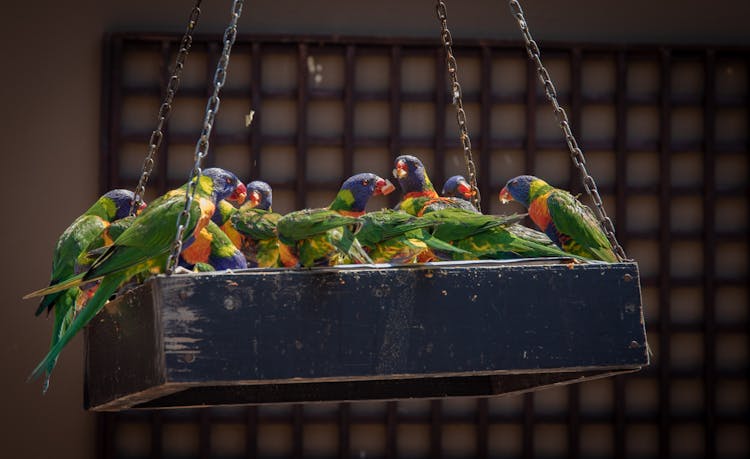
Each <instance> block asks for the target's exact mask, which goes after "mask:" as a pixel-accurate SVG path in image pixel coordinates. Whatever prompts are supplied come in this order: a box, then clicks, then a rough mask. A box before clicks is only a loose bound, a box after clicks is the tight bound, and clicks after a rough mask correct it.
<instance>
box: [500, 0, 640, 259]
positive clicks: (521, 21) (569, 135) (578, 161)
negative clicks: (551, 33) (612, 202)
mask: <svg viewBox="0 0 750 459" xmlns="http://www.w3.org/2000/svg"><path fill="white" fill-rule="evenodd" d="M510 11H511V13H512V14H513V16H514V17H515V18H516V21H518V27H519V28H520V29H521V34H522V35H523V40H524V42H526V52H527V53H528V55H529V59H531V60H532V62H534V64H535V65H536V71H537V75H538V76H539V80H540V81H541V82H542V85H543V86H544V93H545V95H546V96H547V100H549V101H550V103H551V104H552V108H553V109H554V111H555V117H556V118H557V121H558V123H559V125H560V129H562V131H563V134H564V135H565V142H566V143H567V144H568V149H569V150H570V157H571V158H572V159H573V164H574V165H575V166H576V168H578V170H579V171H580V172H581V177H583V186H584V188H586V193H588V195H589V197H591V199H592V200H593V201H594V206H595V207H594V212H595V213H596V216H597V218H598V219H599V224H600V225H601V226H602V228H603V230H604V233H605V234H606V235H607V239H609V244H610V245H611V246H612V250H613V251H614V252H615V255H617V258H618V259H619V260H620V261H624V260H627V256H626V255H625V251H624V250H623V248H622V246H621V245H620V243H619V242H617V237H615V226H614V225H613V224H612V219H610V218H609V216H608V215H607V211H605V210H604V203H603V202H602V198H601V196H600V195H599V189H598V188H597V186H596V182H595V181H594V178H593V177H592V176H591V175H589V173H588V171H587V170H586V158H584V156H583V150H581V148H580V147H579V146H578V142H576V139H575V137H574V136H573V131H572V130H571V129H570V123H569V121H568V115H567V113H565V109H563V108H562V107H561V106H560V103H559V102H558V101H557V91H556V90H555V85H553V84H552V79H551V78H550V76H549V72H547V69H546V68H545V67H544V65H543V64H542V59H541V57H540V53H539V46H537V44H536V42H535V41H534V39H533V38H531V32H530V31H529V26H528V24H527V23H526V18H525V17H524V14H523V10H522V9H521V5H520V4H519V3H518V1H517V0H511V1H510ZM531 90H532V88H529V91H531Z"/></svg>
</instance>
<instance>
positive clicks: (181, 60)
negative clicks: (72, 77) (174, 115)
mask: <svg viewBox="0 0 750 459" xmlns="http://www.w3.org/2000/svg"><path fill="white" fill-rule="evenodd" d="M201 1H202V0H196V1H195V5H194V6H193V9H192V11H190V17H189V19H188V25H187V30H185V35H183V36H182V40H181V41H180V48H179V51H178V52H177V58H176V59H175V64H174V69H173V70H172V75H171V76H170V77H169V82H168V83H167V93H166V95H165V96H164V101H163V102H162V103H161V107H159V115H158V119H159V121H158V123H157V124H156V129H154V130H153V132H151V138H150V139H149V140H148V151H147V153H146V159H145V160H144V161H143V167H142V171H141V178H140V180H138V186H136V187H135V193H134V196H133V202H132V203H131V205H130V215H135V213H136V212H137V210H138V208H139V207H140V205H141V203H142V202H143V195H144V193H145V192H146V183H148V179H149V177H150V176H151V171H153V170H154V163H155V161H154V158H155V157H156V153H157V152H158V151H159V147H160V146H161V141H162V139H163V138H164V132H163V131H162V129H163V128H164V123H165V122H166V120H167V119H168V118H169V114H170V113H171V111H172V102H173V101H174V96H175V94H176V93H177V89H178V88H179V87H180V78H181V77H182V69H183V68H184V66H185V59H186V58H187V55H188V53H189V52H190V47H191V46H192V44H193V30H194V29H195V26H197V25H198V19H199V18H200V15H201V9H200V6H201Z"/></svg>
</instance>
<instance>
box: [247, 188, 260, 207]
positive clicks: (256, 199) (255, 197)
mask: <svg viewBox="0 0 750 459" xmlns="http://www.w3.org/2000/svg"><path fill="white" fill-rule="evenodd" d="M247 200H248V201H249V202H250V207H258V204H260V193H258V192H257V191H256V190H253V191H251V192H250V194H249V195H248V196H247Z"/></svg>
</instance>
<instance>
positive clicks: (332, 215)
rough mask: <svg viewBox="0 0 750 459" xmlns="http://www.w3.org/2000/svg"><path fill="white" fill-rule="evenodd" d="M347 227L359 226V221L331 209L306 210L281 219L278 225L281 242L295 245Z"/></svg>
mask: <svg viewBox="0 0 750 459" xmlns="http://www.w3.org/2000/svg"><path fill="white" fill-rule="evenodd" d="M345 225H359V219H358V218H356V217H347V216H344V215H341V214H339V213H338V212H336V211H334V210H329V209H305V210H298V211H296V212H291V213H288V214H286V215H284V216H283V217H281V218H280V219H279V221H278V223H277V230H278V234H279V239H281V242H283V243H285V244H289V245H294V243H295V242H296V241H300V240H303V239H309V238H311V237H313V236H316V235H320V234H322V233H325V232H326V231H328V230H331V229H334V228H340V227H342V226H345Z"/></svg>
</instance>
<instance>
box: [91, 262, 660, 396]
mask: <svg viewBox="0 0 750 459" xmlns="http://www.w3.org/2000/svg"><path fill="white" fill-rule="evenodd" d="M648 361H649V360H648V354H647V352H646V334H645V329H644V322H643V310H642V304H641V292H640V285H639V277H638V267H637V265H636V264H635V263H616V264H603V263H591V264H575V265H574V264H571V263H569V261H567V260H544V261H540V260H520V261H513V262H464V263H453V262H444V263H427V264H418V265H401V266H388V265H356V266H346V267H336V268H321V269H300V270H289V269H284V270H265V269H250V270H245V271H241V272H235V273H204V274H189V275H173V276H171V277H168V276H157V277H154V278H152V279H150V280H149V281H147V282H146V283H145V284H144V285H142V286H140V287H138V288H136V289H134V290H132V291H130V292H128V293H126V294H123V295H121V296H120V297H118V298H117V299H115V300H114V301H111V302H110V303H108V305H107V306H106V307H105V309H104V310H103V311H102V312H101V313H100V314H99V315H98V316H97V317H95V318H94V320H93V321H92V323H91V324H90V326H89V327H87V333H86V386H85V405H86V408H88V409H92V410H97V411H99V410H101V411H112V410H122V409H129V408H161V407H164V408H165V407H193V406H207V405H240V404H265V403H288V402H316V401H343V400H364V399H367V400H386V399H389V400H390V399H405V398H438V397H455V396H493V395H502V394H509V393H517V392H522V391H527V390H533V389H537V388H540V387H544V386H550V385H557V384H565V383H572V382H579V381H582V380H586V379H592V378H596V377H604V376H610V375H613V374H618V373H624V372H630V371H635V370H637V369H639V368H640V367H641V366H643V365H648Z"/></svg>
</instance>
